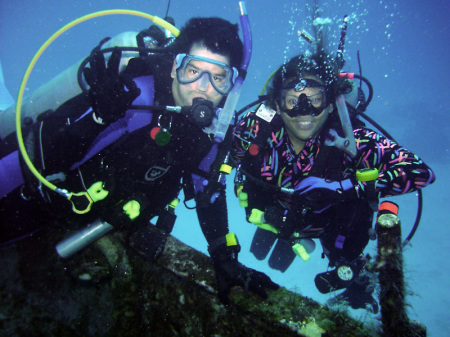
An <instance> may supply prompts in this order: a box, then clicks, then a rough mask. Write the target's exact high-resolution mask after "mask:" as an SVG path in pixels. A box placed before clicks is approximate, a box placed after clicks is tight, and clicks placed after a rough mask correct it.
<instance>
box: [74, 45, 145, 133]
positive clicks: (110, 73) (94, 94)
mask: <svg viewBox="0 0 450 337" xmlns="http://www.w3.org/2000/svg"><path fill="white" fill-rule="evenodd" d="M121 56H122V52H121V50H120V49H119V48H115V49H114V51H113V52H112V54H111V57H110V59H109V60H108V66H107V67H105V58H104V56H103V53H102V52H101V51H99V50H97V51H95V52H94V54H93V57H92V60H91V62H90V68H85V69H84V71H83V74H84V77H85V78H86V82H87V83H88V84H89V86H90V89H89V99H90V101H91V106H92V109H93V110H94V113H95V116H94V119H95V120H96V122H98V123H99V124H109V123H112V122H115V121H116V120H118V119H119V118H122V117H124V116H125V112H126V111H127V109H128V108H129V107H130V105H131V103H132V102H133V101H134V100H135V99H136V97H138V96H139V95H140V93H141V90H140V89H139V88H138V87H137V86H136V83H135V82H134V81H133V79H132V78H131V76H130V75H127V74H122V75H119V65H120V58H121Z"/></svg>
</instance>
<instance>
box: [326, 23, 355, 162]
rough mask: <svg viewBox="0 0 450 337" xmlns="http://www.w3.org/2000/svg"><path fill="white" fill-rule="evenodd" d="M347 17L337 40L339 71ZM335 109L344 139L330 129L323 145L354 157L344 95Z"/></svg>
mask: <svg viewBox="0 0 450 337" xmlns="http://www.w3.org/2000/svg"><path fill="white" fill-rule="evenodd" d="M347 22H348V17H347V15H345V16H344V23H343V26H342V30H341V38H340V40H339V47H338V51H337V55H336V62H337V64H338V66H339V69H342V67H343V66H344V62H345V61H344V55H343V53H344V44H345V35H346V34H347ZM336 107H337V110H338V114H339V119H340V121H341V125H342V130H343V131H344V138H342V137H341V136H339V135H338V133H337V132H336V130H334V129H330V130H329V136H330V138H331V139H327V140H325V144H326V145H328V146H335V147H337V148H338V149H340V150H342V151H344V152H345V153H347V154H348V155H349V156H350V157H351V158H354V157H355V156H356V141H355V136H354V135H353V127H352V123H351V121H350V116H349V114H348V110H347V105H346V104H345V98H344V95H339V96H338V97H337V98H336Z"/></svg>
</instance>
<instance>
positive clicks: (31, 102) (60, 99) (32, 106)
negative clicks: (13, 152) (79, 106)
mask: <svg viewBox="0 0 450 337" xmlns="http://www.w3.org/2000/svg"><path fill="white" fill-rule="evenodd" d="M137 35H138V32H124V33H121V34H118V35H117V36H115V37H114V38H112V39H110V40H109V41H107V42H106V43H105V44H103V45H102V47H101V48H102V49H106V48H113V47H137V46H138V45H137V39H136V37H137ZM110 55H111V53H107V54H106V55H105V59H106V60H108V59H109V56H110ZM138 56H139V52H135V51H123V52H122V58H121V60H120V71H123V70H124V69H125V67H126V65H127V64H128V61H129V60H130V59H131V58H133V57H138ZM81 63H82V60H80V61H79V62H77V63H75V64H74V65H72V66H71V67H70V68H68V69H66V70H65V71H63V72H62V73H60V74H59V75H57V76H56V77H54V78H53V79H52V80H50V81H49V82H47V83H46V84H44V85H42V86H41V87H39V88H38V89H36V90H35V91H34V92H33V93H31V94H30V95H28V96H27V97H25V98H24V99H23V103H22V121H23V120H24V118H26V117H29V118H31V119H32V122H35V121H36V119H37V117H38V116H39V115H40V114H41V113H43V112H45V111H48V110H53V111H55V110H56V109H57V108H58V107H59V106H60V105H61V104H63V103H64V102H66V101H67V100H69V99H71V98H73V97H75V96H77V95H79V94H80V93H81V88H80V86H79V84H78V78H77V74H78V68H79V67H80V64H81ZM82 80H83V82H84V78H82ZM84 84H85V85H86V86H87V83H84ZM15 113H16V106H15V104H14V105H12V106H10V107H9V108H7V109H6V110H4V111H2V112H0V139H3V138H5V137H6V136H8V135H9V134H11V133H13V132H14V131H15V129H16V125H15V118H16V116H15Z"/></svg>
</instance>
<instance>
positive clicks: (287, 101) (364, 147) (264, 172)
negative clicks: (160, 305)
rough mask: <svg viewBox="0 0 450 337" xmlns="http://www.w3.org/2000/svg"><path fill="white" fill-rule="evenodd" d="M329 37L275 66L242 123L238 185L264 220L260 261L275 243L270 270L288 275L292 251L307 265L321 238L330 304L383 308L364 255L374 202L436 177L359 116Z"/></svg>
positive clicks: (249, 210) (358, 92) (255, 245)
mask: <svg viewBox="0 0 450 337" xmlns="http://www.w3.org/2000/svg"><path fill="white" fill-rule="evenodd" d="M323 41H324V40H323V39H320V38H319V39H315V40H313V47H314V48H313V50H311V51H308V52H306V53H304V54H303V55H299V56H296V57H293V58H292V59H290V60H289V61H287V62H286V63H285V64H283V65H282V66H281V67H280V68H278V70H277V71H276V72H275V73H274V76H273V77H272V79H271V82H270V85H269V87H268V89H267V90H266V96H262V97H260V101H263V100H264V101H265V103H261V102H260V103H261V104H260V105H259V106H258V107H257V108H256V111H252V112H249V113H248V114H247V115H246V116H245V117H243V118H242V119H240V120H239V121H238V122H237V124H236V126H235V129H234V138H233V155H232V156H231V157H232V159H234V161H235V163H234V165H235V166H236V168H237V173H236V181H235V191H236V194H237V196H238V197H239V201H240V204H241V206H242V207H245V209H246V217H247V221H248V222H250V223H253V224H255V225H256V226H258V227H257V229H256V232H255V234H254V237H253V241H252V244H251V248H250V250H251V252H252V253H253V254H254V255H255V257H256V258H257V259H259V260H263V259H265V258H266V257H267V256H268V255H269V252H270V251H271V250H272V248H273V250H272V253H271V255H270V257H269V259H268V263H269V266H270V267H271V268H273V269H276V270H279V271H281V272H284V271H286V270H287V268H288V267H289V266H290V265H291V263H292V262H293V260H294V258H295V257H296V256H299V257H301V258H302V259H303V260H305V261H307V260H308V259H309V258H310V256H309V253H310V252H311V251H313V250H314V248H315V241H314V240H313V239H319V240H320V243H321V245H322V248H323V253H322V257H323V258H324V257H325V256H326V257H327V258H328V261H329V268H330V269H329V270H328V271H326V272H323V273H320V274H318V275H317V276H316V277H315V284H316V286H317V288H318V290H319V291H320V292H321V293H330V292H333V291H336V290H340V289H345V290H344V291H343V292H342V293H340V294H338V295H337V296H336V297H335V298H333V299H331V300H330V301H331V302H332V301H337V300H342V301H346V302H347V303H348V304H349V305H350V306H351V307H352V308H355V309H357V308H366V309H368V310H369V311H371V312H374V313H377V312H378V310H379V309H378V303H377V301H376V300H375V299H374V297H373V296H372V293H373V290H374V285H373V283H372V281H371V279H372V278H371V275H370V273H369V272H368V271H367V270H365V258H364V256H363V251H364V249H365V247H366V246H367V244H368V242H369V239H375V237H374V236H375V232H374V229H373V228H372V220H373V214H374V212H376V210H377V208H378V198H385V197H389V196H395V195H400V194H405V193H411V192H413V191H417V190H419V189H422V188H424V187H426V186H428V185H429V184H431V183H432V182H433V181H434V180H435V176H434V174H433V172H432V170H431V169H430V168H429V167H428V166H427V165H426V164H425V163H424V162H423V161H422V160H421V159H420V158H419V157H418V156H416V155H415V154H413V153H411V152H410V151H408V150H407V149H405V148H404V147H402V146H400V145H399V144H397V143H396V142H394V141H393V140H391V139H388V138H387V137H385V136H383V135H382V134H379V133H377V132H375V131H373V130H370V129H368V128H366V127H365V125H364V123H363V122H362V120H360V119H359V118H356V117H357V115H356V113H355V109H358V108H359V109H361V111H364V110H365V108H366V107H367V104H368V102H367V101H365V97H364V96H365V95H364V92H363V91H362V89H361V88H360V87H358V86H357V85H356V83H355V81H352V80H349V77H351V76H352V75H350V74H345V73H341V69H342V65H343V62H342V60H341V59H340V57H339V53H338V57H333V55H331V54H330V53H329V52H327V51H326V50H325V47H324V45H323ZM356 76H359V75H355V77H356ZM359 77H361V78H362V76H359ZM346 96H347V97H348V96H354V97H356V102H355V103H356V104H355V105H353V106H351V105H349V104H347V103H346V101H345V99H344V98H345V97H346ZM244 109H245V108H244ZM244 109H243V110H244ZM349 110H350V114H349ZM244 111H245V110H244Z"/></svg>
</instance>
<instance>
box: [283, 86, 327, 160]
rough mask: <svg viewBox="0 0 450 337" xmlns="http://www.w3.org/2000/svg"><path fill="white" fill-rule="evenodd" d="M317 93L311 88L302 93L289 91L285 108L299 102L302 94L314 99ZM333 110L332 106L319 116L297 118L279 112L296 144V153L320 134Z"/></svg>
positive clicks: (298, 116)
mask: <svg viewBox="0 0 450 337" xmlns="http://www.w3.org/2000/svg"><path fill="white" fill-rule="evenodd" d="M316 91H317V88H310V87H306V88H304V89H303V90H301V91H295V90H294V89H291V90H288V91H287V92H286V95H285V98H284V99H285V102H284V103H285V106H286V107H290V106H292V105H293V103H292V102H297V101H298V98H299V97H300V95H301V94H305V95H306V97H308V98H311V99H314V98H315V96H316V95H317V92H316ZM313 103H314V102H313ZM332 110H333V107H332V105H331V104H330V105H328V106H326V107H325V108H324V109H323V111H322V112H321V113H320V114H319V115H317V116H314V115H297V116H295V117H290V116H289V115H288V114H287V113H286V112H283V111H281V110H279V113H280V114H281V119H282V120H283V123H284V126H285V128H286V131H287V133H288V136H289V139H290V140H291V142H292V143H293V144H294V147H295V148H296V151H297V150H301V149H302V148H303V146H304V145H305V143H306V142H307V141H308V140H309V139H311V138H314V137H315V136H317V135H318V134H319V132H320V131H321V130H322V128H323V126H324V124H325V122H326V120H327V119H328V115H329V114H330V113H331V112H332Z"/></svg>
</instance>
